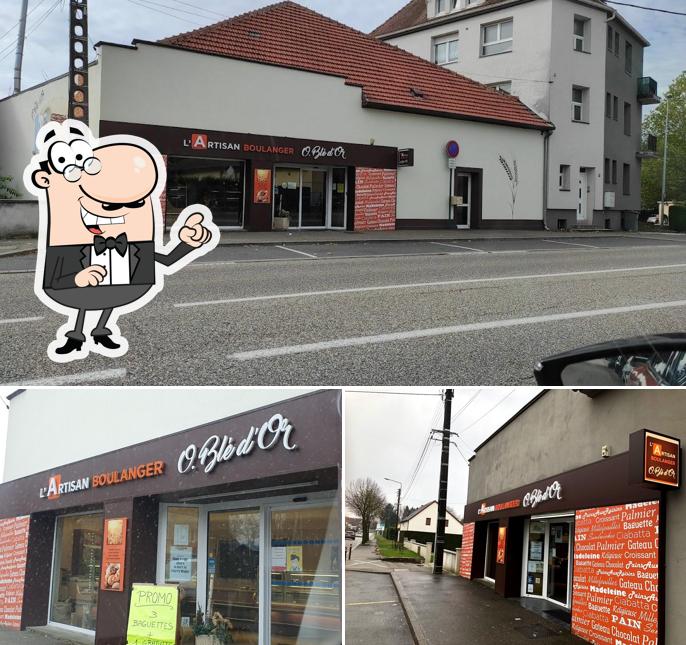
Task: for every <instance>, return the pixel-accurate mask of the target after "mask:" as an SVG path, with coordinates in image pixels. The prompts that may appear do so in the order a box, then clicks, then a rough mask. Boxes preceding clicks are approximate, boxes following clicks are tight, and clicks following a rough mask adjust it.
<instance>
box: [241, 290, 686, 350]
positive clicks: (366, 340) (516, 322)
mask: <svg viewBox="0 0 686 645" xmlns="http://www.w3.org/2000/svg"><path fill="white" fill-rule="evenodd" d="M678 307H686V300H675V301H673V302H655V303H650V304H647V305H633V306H629V307H613V308H609V309H591V310H588V311H572V312H568V313H560V314H548V315H545V316H531V317H529V318H510V319H509V320H488V321H484V322H478V323H468V324H464V325H452V326H450V327H434V328H433V329H413V330H412V331H402V332H395V333H391V334H378V335H376V336H357V337H354V338H339V339H336V340H328V341H322V342H319V343H306V344H303V345H286V346H285V347H272V348H270V349H257V350H253V351H250V352H236V353H235V354H229V356H228V357H229V358H232V359H234V360H236V361H241V362H244V361H251V360H255V359H260V358H274V357H276V356H289V355H292V354H305V353H309V352H323V351H326V350H329V349H342V348H344V347H359V346H361V345H375V344H379V343H392V342H395V341H400V340H416V339H418V338H432V337H436V336H448V335H450V334H461V333H465V332H472V331H485V330H489V329H504V328H507V327H521V326H523V325H538V324H541V323H551V322H560V321H564V320H576V319H579V318H597V317H599V316H616V315H620V314H628V313H637V312H641V311H657V310H660V309H676V308H678Z"/></svg>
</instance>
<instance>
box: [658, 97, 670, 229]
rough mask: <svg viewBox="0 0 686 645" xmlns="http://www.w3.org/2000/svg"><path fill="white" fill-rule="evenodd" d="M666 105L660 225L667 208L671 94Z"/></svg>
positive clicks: (666, 99) (666, 98) (666, 100)
mask: <svg viewBox="0 0 686 645" xmlns="http://www.w3.org/2000/svg"><path fill="white" fill-rule="evenodd" d="M665 106H666V108H667V115H666V117H665V149H664V151H663V152H664V154H663V159H662V204H661V205H660V225H662V223H663V222H664V219H665V210H666V207H667V204H666V201H667V149H668V147H669V96H665Z"/></svg>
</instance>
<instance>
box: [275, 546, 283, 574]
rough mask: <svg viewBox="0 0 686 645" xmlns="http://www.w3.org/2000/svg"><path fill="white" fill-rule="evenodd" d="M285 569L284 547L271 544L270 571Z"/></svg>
mask: <svg viewBox="0 0 686 645" xmlns="http://www.w3.org/2000/svg"><path fill="white" fill-rule="evenodd" d="M285 570H286V547H285V546H273V547H272V571H285Z"/></svg>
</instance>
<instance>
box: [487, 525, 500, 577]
mask: <svg viewBox="0 0 686 645" xmlns="http://www.w3.org/2000/svg"><path fill="white" fill-rule="evenodd" d="M497 559H498V522H491V523H490V524H489V525H488V535H487V537H486V567H485V570H484V571H485V573H484V576H485V577H486V578H488V579H489V580H495V571H496V566H495V565H496V562H497Z"/></svg>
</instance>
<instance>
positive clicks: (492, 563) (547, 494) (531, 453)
mask: <svg viewBox="0 0 686 645" xmlns="http://www.w3.org/2000/svg"><path fill="white" fill-rule="evenodd" d="M684 413H686V396H685V395H684V393H683V392H680V391H677V390H672V391H665V392H657V391H647V390H643V391H641V392H629V391H628V390H589V391H574V390H553V391H544V392H543V393H541V394H540V395H539V396H537V397H536V398H535V399H533V400H532V401H531V403H530V404H529V405H527V406H526V407H524V408H523V409H522V410H521V411H520V412H519V413H518V414H517V415H515V416H514V417H513V418H512V419H510V420H509V421H508V422H507V423H506V424H505V425H504V426H502V427H501V428H500V429H499V430H498V431H497V432H496V433H495V434H494V435H493V436H492V437H491V438H490V439H489V440H487V441H486V442H485V443H484V444H482V445H481V446H479V447H478V448H477V450H476V455H475V456H474V457H473V458H472V460H471V463H470V474H469V491H468V502H467V506H466V508H465V524H464V536H463V543H462V546H463V550H462V561H461V567H460V575H461V576H463V577H465V578H467V579H470V580H478V581H481V582H482V583H485V584H488V585H491V586H492V587H493V589H494V591H495V592H496V593H498V594H499V595H502V596H505V597H508V598H518V599H519V601H520V602H521V604H522V605H523V606H524V607H526V608H528V609H530V610H533V611H535V612H537V613H541V614H542V615H543V616H544V617H546V618H554V619H557V620H558V621H562V622H563V623H567V624H568V625H569V626H570V629H571V632H572V633H573V634H575V635H576V636H578V637H580V638H581V639H583V640H585V641H588V642H590V643H597V644H604V643H607V644H610V645H617V644H622V645H624V644H625V643H646V644H648V643H649V644H651V645H677V644H678V643H681V642H682V641H683V636H682V635H683V633H684V629H686V613H685V612H684V599H683V580H684V576H686V565H685V564H684V561H683V558H682V557H681V553H682V551H683V548H684V547H685V546H686V525H685V524H684V520H683V518H684V510H685V505H686V504H685V500H684V495H683V492H682V491H681V489H680V485H681V472H680V468H681V464H680V462H681V447H680V443H681V441H682V440H684V439H686V432H685V431H684V429H683V423H682V420H683V417H684ZM560 446H564V450H560Z"/></svg>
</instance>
